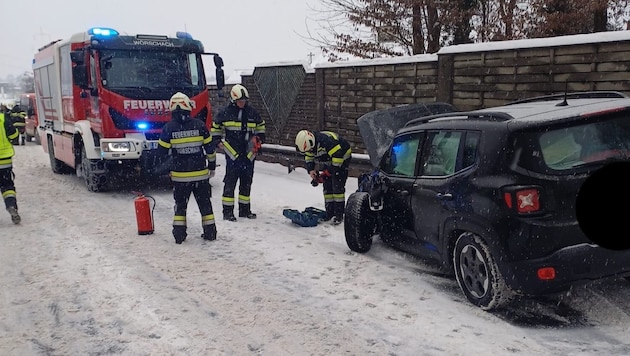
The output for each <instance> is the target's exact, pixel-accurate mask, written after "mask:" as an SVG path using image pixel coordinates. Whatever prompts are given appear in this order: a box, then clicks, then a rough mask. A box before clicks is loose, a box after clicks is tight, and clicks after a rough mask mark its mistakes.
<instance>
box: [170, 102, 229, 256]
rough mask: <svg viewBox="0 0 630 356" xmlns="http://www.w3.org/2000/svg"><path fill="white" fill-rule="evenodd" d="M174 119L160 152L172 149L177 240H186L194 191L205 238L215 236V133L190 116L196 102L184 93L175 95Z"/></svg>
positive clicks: (172, 114) (171, 173)
mask: <svg viewBox="0 0 630 356" xmlns="http://www.w3.org/2000/svg"><path fill="white" fill-rule="evenodd" d="M169 108H170V111H171V121H169V122H168V123H167V124H166V125H165V126H164V127H163V128H162V134H161V135H160V140H159V141H158V143H159V145H158V152H159V153H160V155H163V156H165V155H167V154H168V153H169V151H170V154H171V157H172V163H171V171H170V176H171V181H172V182H173V198H174V199H175V216H174V217H173V237H175V243H177V244H181V243H182V242H184V240H186V236H187V233H186V209H187V207H188V199H189V198H190V194H191V193H192V194H193V195H194V197H195V200H196V201H197V205H198V206H199V212H200V213H201V225H202V227H203V234H202V235H201V237H202V238H203V239H204V240H215V239H216V236H217V228H216V225H215V222H214V213H213V212H212V202H211V201H210V197H211V195H212V193H211V186H210V181H209V180H210V178H212V177H214V170H215V168H216V154H215V152H214V148H213V146H212V144H211V142H212V136H210V131H209V130H208V128H207V127H206V125H205V124H204V123H203V121H201V120H199V119H197V118H193V117H191V116H190V113H191V111H192V102H191V101H190V98H188V96H186V95H185V94H183V93H180V92H178V93H175V95H173V96H172V97H171V100H170V105H169Z"/></svg>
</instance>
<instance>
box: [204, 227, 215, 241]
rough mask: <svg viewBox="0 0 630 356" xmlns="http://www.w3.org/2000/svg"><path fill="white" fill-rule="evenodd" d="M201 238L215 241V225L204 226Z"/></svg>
mask: <svg viewBox="0 0 630 356" xmlns="http://www.w3.org/2000/svg"><path fill="white" fill-rule="evenodd" d="M201 237H202V238H203V239H204V240H207V241H214V240H216V239H217V226H216V225H215V224H212V225H208V226H204V227H203V234H201Z"/></svg>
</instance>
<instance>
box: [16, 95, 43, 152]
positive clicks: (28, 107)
mask: <svg viewBox="0 0 630 356" xmlns="http://www.w3.org/2000/svg"><path fill="white" fill-rule="evenodd" d="M19 104H20V108H22V110H24V111H26V127H25V134H26V141H27V142H31V141H32V140H33V138H35V142H36V143H37V144H38V145H40V144H41V141H40V138H39V133H38V131H39V128H38V126H39V123H38V120H37V108H36V105H35V93H24V94H20V99H19Z"/></svg>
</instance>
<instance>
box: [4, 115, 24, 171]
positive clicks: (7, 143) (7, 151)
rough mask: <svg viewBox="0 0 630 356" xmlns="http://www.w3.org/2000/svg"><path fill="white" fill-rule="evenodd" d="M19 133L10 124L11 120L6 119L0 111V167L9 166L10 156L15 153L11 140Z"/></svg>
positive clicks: (10, 163) (10, 165) (10, 164)
mask: <svg viewBox="0 0 630 356" xmlns="http://www.w3.org/2000/svg"><path fill="white" fill-rule="evenodd" d="M19 135H20V133H19V132H18V131H17V129H16V128H15V127H14V126H13V125H12V124H11V120H6V119H5V116H4V114H3V113H0V169H4V168H11V167H12V166H13V165H12V158H11V157H13V155H14V154H15V151H14V150H13V145H12V144H11V141H12V140H15V139H16V138H17V137H18V136H19Z"/></svg>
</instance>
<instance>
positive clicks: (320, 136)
mask: <svg viewBox="0 0 630 356" xmlns="http://www.w3.org/2000/svg"><path fill="white" fill-rule="evenodd" d="M295 146H296V148H297V150H298V151H300V152H301V153H302V154H304V161H305V163H306V171H307V172H308V174H309V175H310V176H311V179H313V180H314V181H318V179H321V180H322V186H323V188H324V206H325V207H326V218H325V219H324V220H330V219H332V223H333V224H335V225H336V224H340V223H341V222H342V221H343V217H344V212H345V207H346V181H347V180H348V167H349V166H350V160H351V159H352V149H351V148H350V144H349V143H348V141H346V140H344V139H343V138H342V137H341V136H339V135H338V134H336V133H334V132H331V131H319V132H317V131H313V132H311V131H308V130H302V131H300V132H298V133H297V135H296V137H295ZM316 160H317V161H318V162H319V163H320V164H321V165H323V167H322V169H321V170H322V172H324V174H323V179H322V174H321V173H320V172H319V171H317V170H315V163H316V162H315V161H316ZM313 185H315V184H313Z"/></svg>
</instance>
